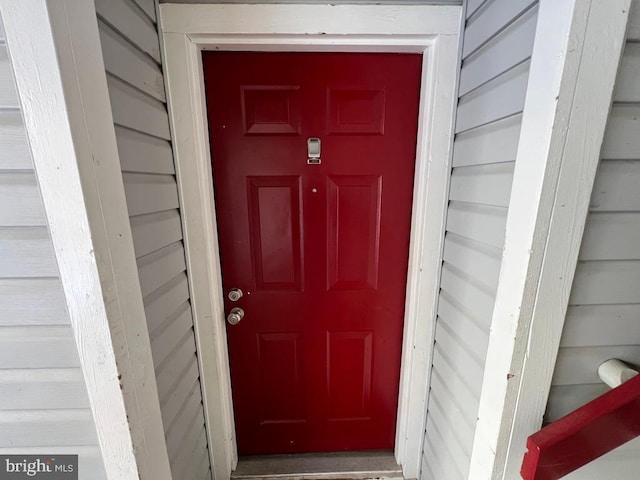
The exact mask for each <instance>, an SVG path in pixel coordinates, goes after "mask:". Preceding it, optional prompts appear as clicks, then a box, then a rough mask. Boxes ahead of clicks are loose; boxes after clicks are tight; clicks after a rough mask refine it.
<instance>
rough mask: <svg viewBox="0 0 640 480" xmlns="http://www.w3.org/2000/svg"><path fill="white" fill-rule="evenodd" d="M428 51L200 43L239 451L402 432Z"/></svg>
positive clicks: (385, 437) (309, 448)
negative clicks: (264, 49)
mask: <svg viewBox="0 0 640 480" xmlns="http://www.w3.org/2000/svg"><path fill="white" fill-rule="evenodd" d="M421 62H422V58H421V56H419V55H405V54H402V55H401V54H325V53H230V52H229V53H222V52H207V53H204V73H205V83H206V91H207V104H208V112H209V129H210V136H211V150H212V157H213V176H214V184H215V198H216V213H217V220H218V229H219V239H220V252H221V257H222V258H221V262H222V276H223V286H224V294H225V302H226V303H225V307H226V312H227V314H228V313H230V312H231V310H232V309H233V308H236V307H238V308H242V309H243V311H244V317H243V318H242V320H241V321H240V322H239V323H238V324H237V325H229V324H228V325H227V335H228V342H229V355H230V363H231V381H232V387H233V401H234V409H235V420H236V431H237V439H238V449H239V452H240V454H241V455H247V454H266V453H297V452H319V451H340V450H363V449H391V448H393V445H394V434H395V421H396V408H397V397H398V382H399V376H400V353H401V344H402V324H403V315H404V299H405V286H406V277H407V258H408V249H409V230H410V219H411V203H412V190H413V175H414V159H415V149H416V133H417V119H418V99H419V88H420V71H421ZM309 138H312V139H313V138H318V139H319V140H320V148H321V153H320V163H314V162H317V161H315V160H308V158H309V155H308V153H309V152H308V142H307V141H308V139H309ZM312 143H313V140H312ZM312 153H313V152H312ZM312 156H313V155H312ZM234 288H239V289H241V290H242V292H243V295H242V297H241V298H240V299H239V300H237V301H235V302H234V301H231V300H229V298H228V293H229V292H230V291H231V289H234Z"/></svg>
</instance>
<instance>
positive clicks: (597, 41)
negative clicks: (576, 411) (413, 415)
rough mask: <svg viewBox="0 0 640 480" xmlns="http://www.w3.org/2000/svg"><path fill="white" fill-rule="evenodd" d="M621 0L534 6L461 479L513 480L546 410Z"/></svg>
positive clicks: (610, 83)
mask: <svg viewBox="0 0 640 480" xmlns="http://www.w3.org/2000/svg"><path fill="white" fill-rule="evenodd" d="M630 1H631V0H611V1H607V2H601V1H600V0H540V10H539V14H538V25H537V29H536V37H535V43H534V47H533V54H532V58H531V70H530V75H529V85H528V91H527V97H526V101H525V106H524V113H523V119H522V130H521V134H520V143H519V146H518V153H517V158H516V167H515V172H514V178H513V187H512V193H511V200H510V203H509V213H508V217H507V227H506V241H505V246H504V256H503V260H502V267H501V270H500V280H499V285H498V290H497V294H496V302H495V307H494V312H493V319H492V324H491V335H490V341H489V348H488V352H487V361H486V366H485V373H484V381H483V387H482V394H481V398H480V408H479V413H478V424H477V428H476V433H475V440H474V448H473V452H472V456H471V468H470V473H469V478H473V479H482V480H488V479H505V480H506V479H513V478H519V470H520V465H521V463H522V457H523V454H524V451H525V442H526V438H527V436H528V435H531V434H532V433H534V432H535V431H536V430H538V429H539V428H540V426H541V424H542V417H543V414H544V411H545V407H546V404H547V397H548V395H549V390H550V386H551V378H552V375H553V370H554V366H555V362H556V357H557V353H558V347H559V345H560V338H561V336H562V327H563V325H564V320H565V314H566V310H567V304H568V300H569V294H570V291H571V286H572V283H573V277H574V272H575V268H576V262H577V259H578V252H579V250H580V245H581V243H582V234H583V231H584V226H585V221H586V216H587V211H588V207H589V201H590V198H591V190H592V188H593V181H594V178H595V173H596V167H597V165H598V160H599V157H600V148H601V145H602V140H603V136H604V130H605V126H606V122H607V118H608V112H609V107H610V104H611V97H612V93H613V88H614V84H615V78H616V72H617V68H618V63H619V60H620V56H621V52H622V48H623V46H624V34H625V29H626V23H627V16H628V12H629V5H630Z"/></svg>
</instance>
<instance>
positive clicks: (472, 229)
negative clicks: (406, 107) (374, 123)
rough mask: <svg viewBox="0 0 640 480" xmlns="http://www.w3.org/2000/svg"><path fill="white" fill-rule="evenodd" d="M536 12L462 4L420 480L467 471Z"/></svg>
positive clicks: (519, 0)
mask: <svg viewBox="0 0 640 480" xmlns="http://www.w3.org/2000/svg"><path fill="white" fill-rule="evenodd" d="M537 12H538V9H537V2H536V1H533V0H487V1H484V0H469V2H467V24H466V26H465V30H464V38H463V50H464V51H463V54H462V67H461V73H460V86H459V103H458V111H457V121H456V136H455V140H454V147H453V169H452V173H451V184H450V191H449V200H450V201H449V206H448V212H447V224H446V236H445V245H444V251H443V260H444V263H443V266H442V274H441V279H440V288H441V292H440V298H439V304H438V317H437V319H436V343H435V347H434V357H433V369H432V376H431V385H430V387H431V388H430V394H429V405H428V416H427V426H426V432H425V448H424V455H423V461H422V472H421V479H434V480H435V479H437V480H441V479H442V480H449V479H457V478H464V479H466V478H467V476H468V472H469V461H470V456H471V451H472V448H473V438H474V433H475V428H476V421H477V417H478V406H479V397H480V391H481V388H482V378H483V373H484V364H485V360H486V354H487V347H488V341H489V328H490V325H491V318H492V314H493V307H494V303H495V291H496V287H497V284H498V278H499V273H500V266H501V263H502V249H503V246H504V241H505V226H506V219H507V213H508V208H509V201H510V197H511V184H512V181H513V171H514V167H515V161H516V153H517V150H518V143H519V138H520V127H521V123H522V109H523V107H524V100H525V96H526V91H527V83H528V78H529V60H530V57H531V52H532V50H533V42H534V36H535V28H536V23H537Z"/></svg>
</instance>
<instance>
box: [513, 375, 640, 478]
mask: <svg viewBox="0 0 640 480" xmlns="http://www.w3.org/2000/svg"><path fill="white" fill-rule="evenodd" d="M637 436H640V375H638V376H636V377H634V378H632V379H631V380H629V381H628V382H625V383H623V384H622V385H620V386H619V387H617V388H614V389H613V390H611V391H609V392H607V393H605V394H604V395H601V396H600V397H598V398H596V399H595V400H593V401H591V402H589V403H587V404H586V405H584V406H583V407H580V408H579V409H577V410H574V411H573V412H572V413H570V414H569V415H567V416H565V417H563V418H561V419H560V420H558V421H556V422H554V423H552V424H550V425H548V426H547V427H545V428H543V429H542V430H540V431H538V432H536V433H534V434H533V435H531V436H530V437H529V438H528V439H527V449H528V451H527V453H525V455H524V459H523V461H522V469H521V470H520V473H521V474H522V478H523V479H524V480H556V479H558V478H561V477H563V476H565V475H568V474H569V473H571V472H573V471H574V470H577V469H578V468H580V467H582V466H583V465H586V464H587V463H589V462H591V461H592V460H595V459H596V458H598V457H600V456H602V455H604V454H605V453H607V452H610V451H611V450H613V449H615V448H618V447H619V446H620V445H622V444H624V443H626V442H628V441H630V440H632V439H634V438H635V437H637Z"/></svg>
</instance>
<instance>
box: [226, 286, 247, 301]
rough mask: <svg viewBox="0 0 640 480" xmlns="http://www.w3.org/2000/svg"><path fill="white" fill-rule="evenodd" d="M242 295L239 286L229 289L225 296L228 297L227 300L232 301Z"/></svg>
mask: <svg viewBox="0 0 640 480" xmlns="http://www.w3.org/2000/svg"><path fill="white" fill-rule="evenodd" d="M242 295H243V293H242V290H240V289H239V288H232V289H231V290H229V293H228V294H227V297H229V300H231V301H232V302H237V301H238V300H240V299H241V298H242Z"/></svg>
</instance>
